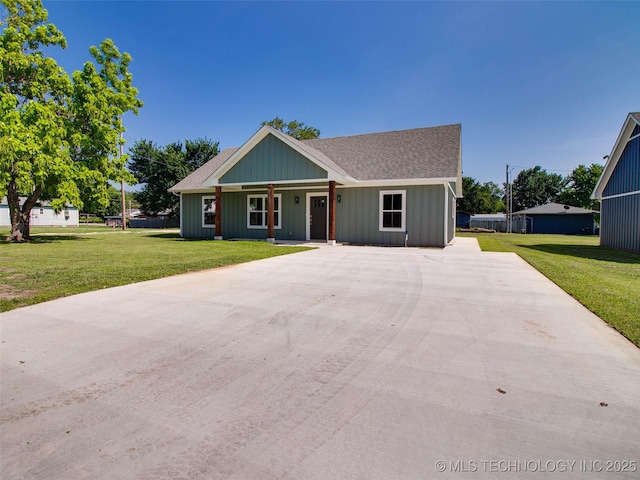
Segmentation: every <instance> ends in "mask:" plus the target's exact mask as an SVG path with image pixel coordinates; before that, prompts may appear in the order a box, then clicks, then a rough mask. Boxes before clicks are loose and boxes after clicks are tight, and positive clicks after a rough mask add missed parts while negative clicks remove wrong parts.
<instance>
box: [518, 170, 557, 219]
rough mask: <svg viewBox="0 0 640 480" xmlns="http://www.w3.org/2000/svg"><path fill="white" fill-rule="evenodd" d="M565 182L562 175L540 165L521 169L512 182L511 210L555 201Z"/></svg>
mask: <svg viewBox="0 0 640 480" xmlns="http://www.w3.org/2000/svg"><path fill="white" fill-rule="evenodd" d="M565 184H566V181H565V179H564V178H563V177H562V175H558V174H557V173H547V171H546V170H543V169H542V167H540V166H536V167H534V168H529V169H527V170H522V171H521V172H520V173H519V174H518V176H517V177H516V179H515V180H514V181H513V184H512V195H513V211H514V212H517V211H519V210H524V209H526V208H531V207H535V206H537V205H544V204H547V203H549V202H555V201H557V200H558V198H559V196H560V193H561V192H562V190H563V189H564V186H565Z"/></svg>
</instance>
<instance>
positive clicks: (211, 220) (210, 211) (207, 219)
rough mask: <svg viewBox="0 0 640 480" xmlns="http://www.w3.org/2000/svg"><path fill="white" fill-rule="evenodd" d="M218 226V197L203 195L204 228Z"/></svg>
mask: <svg viewBox="0 0 640 480" xmlns="http://www.w3.org/2000/svg"><path fill="white" fill-rule="evenodd" d="M215 226H216V197H210V196H207V197H202V228H214V227H215Z"/></svg>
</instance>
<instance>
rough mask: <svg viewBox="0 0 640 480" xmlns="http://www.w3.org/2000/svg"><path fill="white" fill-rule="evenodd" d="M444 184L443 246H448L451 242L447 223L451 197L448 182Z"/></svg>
mask: <svg viewBox="0 0 640 480" xmlns="http://www.w3.org/2000/svg"><path fill="white" fill-rule="evenodd" d="M442 186H443V187H444V225H443V226H442V230H443V231H444V243H443V245H442V246H443V247H446V246H447V244H448V243H449V242H448V241H447V237H448V235H447V231H448V229H447V226H448V225H447V223H448V220H449V199H448V198H447V182H445V183H443V184H442Z"/></svg>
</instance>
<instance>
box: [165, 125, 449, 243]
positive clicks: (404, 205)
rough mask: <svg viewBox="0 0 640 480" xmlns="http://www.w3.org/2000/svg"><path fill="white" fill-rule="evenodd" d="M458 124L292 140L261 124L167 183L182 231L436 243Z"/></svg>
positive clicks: (444, 219) (442, 239) (443, 227)
mask: <svg viewBox="0 0 640 480" xmlns="http://www.w3.org/2000/svg"><path fill="white" fill-rule="evenodd" d="M461 175H462V156H461V125H460V124H456V125H446V126H439V127H431V128H417V129H411V130H400V131H392V132H383V133H373V134H365V135H354V136H346V137H335V138H326V139H311V140H304V141H300V140H297V139H295V138H292V137H290V136H288V135H286V134H284V133H282V132H280V131H278V130H275V129H273V128H271V127H270V126H263V127H262V128H260V130H258V131H257V132H256V133H255V134H254V135H252V136H251V138H249V139H248V140H247V141H246V142H245V143H244V145H242V146H241V147H239V148H227V149H225V150H223V151H222V152H220V153H219V154H218V155H217V156H216V157H214V158H213V159H211V160H210V161H209V162H207V163H206V164H205V165H203V166H202V167H200V168H199V169H198V170H196V171H195V172H193V173H192V174H191V175H189V176H188V177H186V178H185V179H184V180H182V181H180V182H179V183H177V184H176V185H175V186H173V187H172V188H171V189H170V191H171V192H175V193H177V194H179V195H180V232H181V235H182V236H183V237H185V238H212V239H222V238H225V239H234V238H244V239H265V240H267V241H271V242H274V241H277V240H319V241H325V242H328V243H330V244H335V243H336V242H344V243H354V244H370V245H405V242H407V244H408V245H413V246H423V247H427V246H429V247H443V246H445V245H447V244H448V243H449V242H450V241H451V240H452V239H453V237H454V235H455V221H456V212H455V209H456V198H458V197H460V196H461V195H462V177H461Z"/></svg>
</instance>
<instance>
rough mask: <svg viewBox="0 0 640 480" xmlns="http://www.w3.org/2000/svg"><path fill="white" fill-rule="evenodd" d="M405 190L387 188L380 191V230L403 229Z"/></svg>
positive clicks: (400, 230) (397, 230)
mask: <svg viewBox="0 0 640 480" xmlns="http://www.w3.org/2000/svg"><path fill="white" fill-rule="evenodd" d="M406 195H407V191H406V190H387V191H381V192H380V231H385V232H404V231H405V217H406V211H405V204H406V201H405V198H406Z"/></svg>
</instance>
